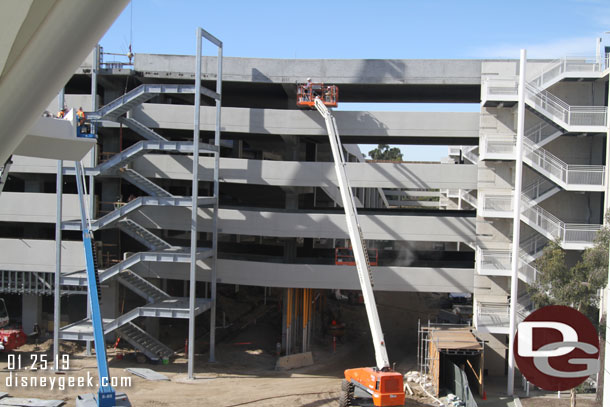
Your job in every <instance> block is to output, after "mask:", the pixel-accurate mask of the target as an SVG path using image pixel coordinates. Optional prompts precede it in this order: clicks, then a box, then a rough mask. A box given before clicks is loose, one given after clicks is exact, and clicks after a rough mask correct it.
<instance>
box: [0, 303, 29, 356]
mask: <svg viewBox="0 0 610 407" xmlns="http://www.w3.org/2000/svg"><path fill="white" fill-rule="evenodd" d="M8 324H9V317H8V312H7V311H6V304H5V303H4V300H3V299H2V298H0V328H1V329H0V351H11V350H14V349H17V348H18V347H20V346H23V345H25V342H26V340H27V335H26V334H25V332H23V330H22V329H21V328H9V327H8Z"/></svg>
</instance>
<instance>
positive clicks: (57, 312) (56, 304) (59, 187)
mask: <svg viewBox="0 0 610 407" xmlns="http://www.w3.org/2000/svg"><path fill="white" fill-rule="evenodd" d="M63 184H64V182H63V161H62V160H58V161H57V179H56V186H55V195H56V197H57V210H56V212H55V213H56V215H55V286H54V287H53V288H54V298H53V361H54V368H55V370H59V328H60V323H61V309H60V299H61V291H60V286H61V220H62V209H63V208H62V201H63V200H62V195H63Z"/></svg>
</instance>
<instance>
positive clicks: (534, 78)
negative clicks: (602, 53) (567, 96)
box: [527, 57, 604, 89]
mask: <svg viewBox="0 0 610 407" xmlns="http://www.w3.org/2000/svg"><path fill="white" fill-rule="evenodd" d="M603 69H604V67H603V64H602V62H601V61H599V60H597V58H596V57H592V58H591V57H565V58H561V59H557V60H555V61H552V62H550V63H549V64H547V65H544V66H542V68H541V69H530V67H528V69H527V71H528V79H527V81H528V82H529V83H531V84H532V85H534V86H536V87H538V88H540V89H544V88H545V87H547V86H548V85H547V84H550V83H553V82H555V80H556V79H557V78H559V77H560V76H562V75H564V74H578V73H589V72H601V71H602V70H603Z"/></svg>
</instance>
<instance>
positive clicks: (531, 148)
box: [523, 139, 606, 186]
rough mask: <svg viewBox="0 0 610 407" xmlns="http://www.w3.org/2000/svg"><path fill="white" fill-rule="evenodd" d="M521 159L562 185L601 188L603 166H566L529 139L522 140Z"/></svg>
mask: <svg viewBox="0 0 610 407" xmlns="http://www.w3.org/2000/svg"><path fill="white" fill-rule="evenodd" d="M523 150H524V154H523V159H524V161H525V162H526V163H527V164H529V165H531V166H532V167H534V168H536V169H537V170H538V171H540V172H542V173H543V174H546V175H547V176H549V177H551V178H555V180H556V182H558V183H559V184H563V185H566V186H568V185H590V186H602V185H604V180H605V171H606V167H605V166H603V165H574V164H566V163H565V162H563V161H562V160H561V159H559V158H557V157H556V156H555V155H553V154H551V153H550V152H548V151H547V150H545V149H543V148H539V147H538V146H537V145H536V144H534V143H533V142H532V141H530V140H529V139H524V140H523Z"/></svg>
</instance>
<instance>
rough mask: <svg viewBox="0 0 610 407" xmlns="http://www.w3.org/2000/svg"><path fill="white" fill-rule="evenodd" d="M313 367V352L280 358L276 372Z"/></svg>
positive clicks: (276, 365)
mask: <svg viewBox="0 0 610 407" xmlns="http://www.w3.org/2000/svg"><path fill="white" fill-rule="evenodd" d="M311 365H313V354H312V353H311V352H305V353H295V354H294V355H287V356H282V357H280V358H279V359H278V360H277V363H276V364H275V370H288V369H296V368H298V367H303V366H311Z"/></svg>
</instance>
